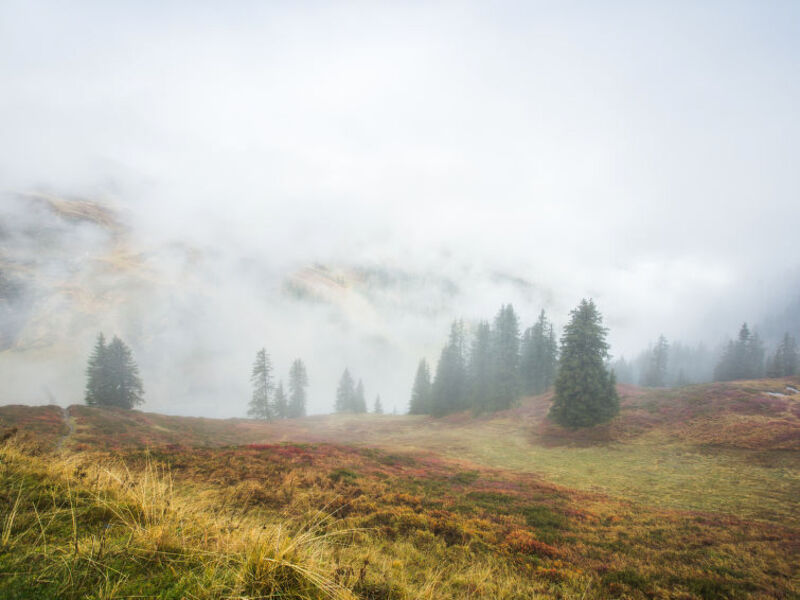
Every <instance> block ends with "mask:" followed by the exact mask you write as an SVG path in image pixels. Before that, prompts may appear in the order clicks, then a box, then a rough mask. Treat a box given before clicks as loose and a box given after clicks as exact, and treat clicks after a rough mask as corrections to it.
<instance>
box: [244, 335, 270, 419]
mask: <svg viewBox="0 0 800 600" xmlns="http://www.w3.org/2000/svg"><path fill="white" fill-rule="evenodd" d="M250 381H251V383H252V384H253V395H252V398H251V400H250V408H249V410H248V411H247V414H248V416H250V417H253V418H254V419H264V420H266V421H271V420H272V418H273V417H274V416H275V413H274V411H273V407H272V399H271V396H272V388H273V384H272V362H271V361H270V358H269V354H267V350H266V349H265V348H262V349H261V350H259V351H258V352H256V360H255V362H254V363H253V371H252V373H251V375H250Z"/></svg>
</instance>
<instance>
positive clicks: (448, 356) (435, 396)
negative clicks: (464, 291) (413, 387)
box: [431, 321, 467, 416]
mask: <svg viewBox="0 0 800 600" xmlns="http://www.w3.org/2000/svg"><path fill="white" fill-rule="evenodd" d="M431 387H432V393H431V414H433V415H436V416H441V415H445V414H447V413H451V412H455V411H458V410H463V409H464V408H466V407H467V401H466V391H467V390H466V366H465V363H464V324H463V323H462V322H461V321H454V322H453V324H452V325H451V327H450V338H449V340H448V342H447V345H446V346H445V347H444V348H443V349H442V354H441V356H440V357H439V362H438V364H437V365H436V376H435V377H434V380H433V385H432V386H431Z"/></svg>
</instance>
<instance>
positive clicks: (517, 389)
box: [409, 304, 558, 416]
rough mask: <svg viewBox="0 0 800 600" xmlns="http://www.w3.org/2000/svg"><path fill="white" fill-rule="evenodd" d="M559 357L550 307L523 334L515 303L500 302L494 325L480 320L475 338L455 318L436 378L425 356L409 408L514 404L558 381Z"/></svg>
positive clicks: (431, 410)
mask: <svg viewBox="0 0 800 600" xmlns="http://www.w3.org/2000/svg"><path fill="white" fill-rule="evenodd" d="M557 357H558V344H557V342H556V338H555V332H554V330H553V325H552V324H551V323H550V321H549V320H548V319H547V316H546V315H545V312H544V311H542V312H541V313H540V315H539V319H538V321H537V322H536V324H534V325H533V326H532V327H530V328H528V329H527V330H525V332H524V333H523V334H522V336H520V326H519V319H518V318H517V315H516V313H515V312H514V307H513V306H512V305H511V304H507V305H503V306H501V307H500V310H499V311H498V312H497V315H496V316H495V318H494V321H493V322H492V324H489V322H488V321H480V322H479V323H478V324H477V325H476V326H475V327H474V330H473V331H472V333H471V336H469V339H468V337H467V332H466V328H465V326H464V322H463V321H461V320H458V321H455V322H453V324H452V325H451V327H450V335H449V338H448V341H447V344H446V345H445V346H444V348H443V349H442V352H441V354H440V356H439V362H438V364H437V365H436V373H435V374H434V376H433V379H431V370H430V367H429V366H428V363H427V362H426V361H425V360H424V359H423V360H421V361H420V363H419V366H418V367H417V373H416V376H415V378H414V384H413V386H412V390H411V402H410V407H409V412H410V413H411V414H432V415H436V416H440V415H444V414H447V413H451V412H455V411H460V410H466V409H472V410H473V411H475V412H478V413H480V412H485V411H496V410H503V409H506V408H509V407H511V406H513V405H514V403H515V402H516V401H517V400H518V399H519V397H520V396H521V395H523V394H537V393H541V392H543V391H545V390H546V389H547V388H548V387H550V385H552V383H553V381H554V379H555V373H556V368H557V361H558V358H557Z"/></svg>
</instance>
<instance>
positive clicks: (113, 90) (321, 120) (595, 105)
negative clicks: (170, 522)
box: [0, 0, 800, 416]
mask: <svg viewBox="0 0 800 600" xmlns="http://www.w3.org/2000/svg"><path fill="white" fill-rule="evenodd" d="M165 4H166V6H162V3H151V2H137V3H133V2H130V3H103V2H72V3H69V4H64V3H56V2H35V1H34V2H30V1H25V2H16V1H13V0H11V1H6V2H3V3H2V5H0V82H2V83H1V84H0V86H1V87H0V188H2V199H0V204H1V206H0V207H1V208H2V211H0V216H2V219H3V220H2V222H1V223H0V232H1V233H2V234H3V236H2V237H0V252H2V254H0V268H2V269H3V271H4V272H6V273H7V274H9V276H13V277H15V278H17V279H21V280H23V281H27V282H29V283H30V290H33V291H29V292H25V293H26V294H29V295H27V296H26V295H25V294H23V293H22V292H20V294H21V295H20V296H18V297H17V296H15V297H13V298H12V297H10V296H8V295H7V296H6V297H5V298H2V299H0V300H2V301H3V302H2V306H0V308H2V309H3V310H2V311H0V318H3V319H5V320H6V321H7V322H12V321H13V323H15V325H14V331H15V332H17V333H15V342H14V343H13V344H11V345H10V346H9V347H8V348H6V349H5V350H3V351H2V352H0V376H1V377H2V380H3V382H4V385H3V388H4V389H3V391H2V392H1V393H0V403H11V402H30V403H42V402H50V401H55V402H58V403H61V404H68V403H74V402H80V401H81V399H82V390H83V383H84V382H83V377H84V373H83V371H84V368H85V361H86V357H87V355H88V353H89V351H90V349H91V346H92V343H93V339H94V337H95V336H96V334H97V332H98V331H100V330H103V331H105V332H106V334H107V335H112V334H115V333H116V334H119V335H120V336H122V337H123V338H124V339H126V340H127V341H129V342H130V343H131V346H132V347H133V350H134V354H135V356H136V359H137V361H138V363H139V366H140V368H141V373H142V377H143V380H144V384H145V389H146V404H145V405H144V406H143V407H142V408H143V409H145V410H157V411H161V412H168V413H179V414H203V415H209V416H241V415H244V413H245V411H246V405H247V401H248V395H249V383H248V380H249V370H250V366H251V364H252V360H253V358H254V356H255V352H256V351H257V350H258V349H259V348H261V347H262V346H264V347H266V348H267V351H268V352H269V353H270V354H271V355H272V358H273V361H274V363H275V366H276V369H277V374H278V375H279V376H281V377H283V379H284V381H285V379H286V376H287V373H288V368H289V365H290V364H291V361H292V360H293V359H294V358H297V357H300V358H303V359H304V361H305V362H306V365H307V367H308V371H309V377H310V380H311V386H310V389H309V410H310V412H312V413H320V412H329V411H330V410H331V409H332V405H333V398H334V394H335V386H336V381H337V379H338V376H339V374H340V373H341V371H342V370H343V369H344V368H345V367H348V368H349V369H350V370H351V372H352V373H353V375H354V376H355V377H356V378H362V379H363V381H364V385H365V387H366V391H367V398H368V402H369V404H370V405H371V403H372V399H373V398H374V397H375V394H378V393H379V394H381V396H382V398H383V403H384V407H385V408H386V409H387V410H388V411H391V410H392V408H393V407H396V408H397V410H398V411H404V410H405V408H406V404H407V401H408V394H409V389H410V385H411V381H412V379H413V375H414V368H415V365H416V363H417V361H418V360H419V359H420V358H421V357H423V356H425V357H427V358H428V359H429V361H432V362H435V359H436V357H437V356H438V351H439V348H440V346H441V344H442V343H443V341H444V339H445V337H446V334H447V329H448V323H449V322H450V320H452V319H453V318H457V317H464V318H465V319H467V320H473V319H478V318H491V317H492V316H493V314H494V313H495V311H496V310H497V308H498V307H499V305H500V304H501V303H504V302H512V303H514V306H515V308H516V309H517V312H518V313H519V314H520V316H521V317H522V319H523V325H524V326H527V325H529V324H531V323H532V322H533V321H534V319H535V317H536V314H537V313H538V311H539V310H540V309H541V308H544V309H545V310H547V311H548V313H549V315H550V316H551V318H552V319H553V320H554V321H555V323H556V324H557V325H563V324H564V323H565V322H566V319H567V317H568V313H569V310H570V309H571V308H572V307H574V306H575V305H576V304H577V303H578V302H579V301H580V299H581V298H582V297H588V296H591V297H593V298H594V299H595V301H596V302H597V305H598V307H599V309H600V311H601V312H602V313H603V315H604V317H605V322H606V325H607V326H608V327H609V328H610V334H609V339H610V342H611V344H612V353H613V354H614V355H616V356H619V355H622V354H624V355H626V356H628V357H631V356H633V355H635V354H636V353H637V352H638V351H640V350H641V349H642V348H643V347H646V345H647V344H648V343H649V342H652V341H653V340H654V339H655V338H656V337H657V336H658V335H659V334H660V333H664V334H665V335H667V336H668V337H669V338H670V339H680V340H682V341H685V342H686V343H696V342H700V341H704V342H707V343H709V344H717V343H719V342H720V341H721V340H722V339H723V338H724V337H725V336H728V335H734V334H735V332H736V330H737V328H738V326H739V325H740V324H741V322H742V321H745V320H747V321H751V322H752V321H755V322H762V321H764V320H767V319H769V318H770V317H771V316H772V315H774V314H778V313H780V312H781V311H782V310H784V309H785V308H786V307H787V306H789V305H790V304H791V303H792V302H796V300H797V297H798V292H799V291H800V277H798V273H800V270H799V269H800V252H799V251H798V245H797V241H796V240H797V233H796V230H797V216H798V209H797V206H798V192H799V191H800V180H799V179H800V175H798V170H797V159H798V157H800V116H798V115H799V114H800V113H798V111H797V106H798V105H799V102H800V79H798V77H797V72H798V67H800V64H798V63H799V62H800V61H798V58H800V44H798V41H797V40H798V39H800V35H798V34H799V33H800V32H799V31H798V29H800V25H798V24H799V23H800V6H798V5H797V3H792V2H785V3H782V2H774V3H769V4H768V5H764V4H763V3H736V2H707V3H702V5H699V4H697V3H689V2H686V3H661V5H656V4H655V3H646V4H645V3H630V2H619V3H616V2H611V3H603V4H602V5H601V4H600V3H594V2H591V3H590V2H586V3H582V2H575V3H569V4H563V3H561V4H552V3H530V2H526V3H492V4H491V5H489V4H486V3H469V2H458V3H447V2H444V3H435V4H431V3H395V4H388V3H387V4H380V3H366V2H365V3H358V2H352V3H336V4H335V5H334V4H324V3H314V2H310V3H289V2H287V3H258V2H252V3H248V2H240V3H236V5H235V6H228V5H226V6H223V5H222V4H215V3H206V2H170V3H165ZM30 194H46V195H47V196H46V197H48V198H59V199H63V198H67V199H76V198H77V199H87V200H91V201H92V202H96V203H99V204H100V205H102V206H107V207H109V210H110V211H111V212H110V213H109V214H111V215H113V224H112V226H110V228H109V227H108V226H107V227H105V228H103V227H98V226H97V225H96V224H93V223H90V222H88V221H86V220H85V219H84V220H81V219H78V220H77V221H76V220H75V219H73V220H69V219H66V220H65V219H64V218H63V217H57V216H53V214H52V211H49V209H47V208H43V206H45V204H46V201H44V202H45V204H42V202H43V201H42V200H41V198H40V197H38V196H29V195H30ZM32 198H33V199H32ZM36 198H39V199H36ZM32 207H38V208H32ZM42 228H44V229H45V230H46V232H47V234H46V235H44V236H42V235H41V234H36V235H34V234H31V231H34V230H38V229H42ZM109 257H113V259H112V258H109ZM298 282H299V287H298ZM309 282H310V283H309ZM331 282H332V283H331ZM26 289H28V288H26ZM298 290H299V292H298ZM9 327H10V326H9Z"/></svg>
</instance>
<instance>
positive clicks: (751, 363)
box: [745, 331, 765, 379]
mask: <svg viewBox="0 0 800 600" xmlns="http://www.w3.org/2000/svg"><path fill="white" fill-rule="evenodd" d="M764 354H765V351H764V343H763V342H762V341H761V338H760V337H759V335H758V332H757V331H754V332H753V333H752V334H751V335H750V340H749V342H748V344H747V346H746V347H745V365H746V367H745V377H746V378H747V379H758V378H759V377H763V376H764Z"/></svg>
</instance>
